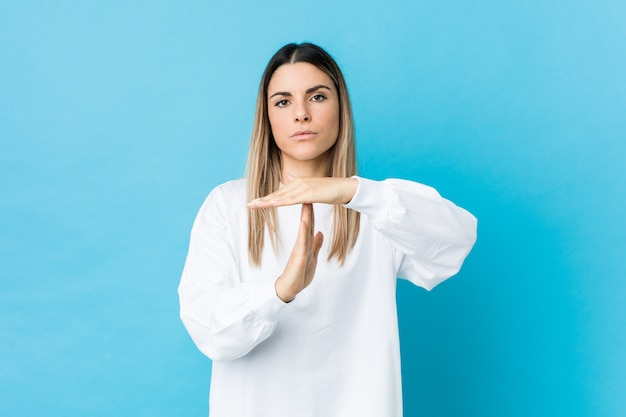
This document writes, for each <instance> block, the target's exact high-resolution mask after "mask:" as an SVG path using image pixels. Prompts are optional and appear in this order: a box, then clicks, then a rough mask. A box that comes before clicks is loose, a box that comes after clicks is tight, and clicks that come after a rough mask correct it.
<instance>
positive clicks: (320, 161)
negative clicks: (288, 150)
mask: <svg viewBox="0 0 626 417" xmlns="http://www.w3.org/2000/svg"><path fill="white" fill-rule="evenodd" d="M328 156H329V155H327V154H326V155H323V156H320V157H319V158H315V159H312V160H309V161H298V160H294V159H291V158H288V157H285V155H283V158H282V165H283V166H282V173H281V174H282V180H283V183H284V184H287V183H288V182H289V181H290V179H293V178H311V177H327V176H328Z"/></svg>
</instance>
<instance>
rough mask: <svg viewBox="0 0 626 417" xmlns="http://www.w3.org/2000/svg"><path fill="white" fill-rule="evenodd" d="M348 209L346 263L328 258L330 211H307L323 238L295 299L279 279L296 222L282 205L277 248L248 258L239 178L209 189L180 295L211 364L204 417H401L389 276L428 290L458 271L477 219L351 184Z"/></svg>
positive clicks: (430, 197) (449, 206)
mask: <svg viewBox="0 0 626 417" xmlns="http://www.w3.org/2000/svg"><path fill="white" fill-rule="evenodd" d="M357 179H358V180H359V187H358V190H357V192H356V194H355V195H354V197H353V198H352V201H351V202H350V203H348V204H346V205H345V207H348V208H350V209H353V210H356V211H358V212H360V213H361V215H362V216H361V228H360V233H359V237H358V240H357V242H356V245H355V246H354V249H353V250H352V252H350V254H349V255H348V256H347V258H346V261H345V263H344V265H343V266H341V265H340V264H339V263H338V262H337V260H336V259H334V258H333V259H332V260H330V261H329V260H328V259H327V258H328V251H329V244H330V242H331V240H332V239H331V237H332V217H333V208H332V205H327V204H314V212H315V229H316V232H317V231H318V230H321V231H322V233H323V234H324V237H325V239H324V244H323V246H322V249H321V251H320V255H319V260H318V265H317V270H316V273H315V277H314V279H313V281H312V283H311V284H310V285H309V286H308V287H307V288H306V289H304V290H303V291H302V292H301V293H300V294H298V295H297V297H296V298H295V299H294V300H293V301H292V302H290V303H284V302H282V301H281V300H280V299H279V298H278V297H277V296H276V293H275V289H274V283H275V281H276V279H277V278H278V276H279V275H280V274H281V273H282V272H283V268H284V267H285V265H286V264H287V259H288V258H289V254H290V252H291V249H292V248H293V245H294V242H295V239H296V235H297V231H298V227H299V224H300V210H301V208H300V206H299V205H298V206H290V207H280V208H278V209H277V210H278V222H279V230H280V232H279V236H280V242H281V245H280V247H279V248H278V250H277V251H276V252H274V251H273V250H272V245H271V243H270V241H269V236H267V235H268V233H266V237H265V238H266V243H265V250H264V252H263V259H262V265H261V267H260V268H257V267H254V266H253V265H250V264H249V262H248V237H247V210H248V209H247V206H246V181H245V180H237V181H230V182H227V183H225V184H222V185H220V186H218V187H217V188H215V189H214V190H213V191H212V192H211V193H210V194H209V196H208V197H207V199H206V201H205V202H204V204H203V205H202V207H201V209H200V212H199V213H198V216H197V218H196V220H195V223H194V225H193V228H192V231H191V241H190V245H189V253H188V255H187V260H186V263H185V268H184V270H183V275H182V279H181V282H180V287H179V296H180V313H181V318H182V321H183V323H184V324H185V327H186V328H187V330H188V332H189V334H190V335H191V337H192V339H193V341H194V342H195V344H196V345H197V346H198V348H199V349H200V350H201V351H202V352H203V353H204V354H205V355H207V356H208V357H209V358H211V359H212V360H213V370H212V375H211V390H210V399H209V415H210V416H211V417H253V416H254V417H262V416H268V417H343V416H345V417H370V416H371V417H400V416H402V390H401V375H400V345H399V336H398V321H397V311H396V277H402V278H405V279H407V280H409V281H411V282H412V283H414V284H415V285H418V286H420V287H423V288H425V289H427V290H430V289H432V288H433V287H434V286H435V285H437V284H438V283H440V282H442V281H443V280H445V279H446V278H448V277H450V276H452V275H454V274H455V273H457V272H458V270H459V269H460V267H461V265H462V263H463V261H464V259H465V257H466V256H467V254H468V253H469V251H470V249H471V248H472V246H473V244H474V242H475V240H476V225H477V221H476V218H474V217H473V216H472V215H471V214H470V213H468V212H467V211H465V210H463V209H462V208H459V207H457V206H455V205H454V204H453V203H451V202H450V201H448V200H446V199H444V198H442V197H441V196H440V195H439V194H438V193H437V191H435V190H434V189H433V188H430V187H428V186H425V185H422V184H419V183H415V182H411V181H406V180H397V179H388V180H385V181H372V180H368V179H365V178H358V177H357Z"/></svg>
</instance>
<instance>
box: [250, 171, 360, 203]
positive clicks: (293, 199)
mask: <svg viewBox="0 0 626 417" xmlns="http://www.w3.org/2000/svg"><path fill="white" fill-rule="evenodd" d="M358 186H359V181H358V180H357V179H356V178H336V177H313V178H294V179H292V180H291V181H289V183H287V184H286V185H284V186H283V187H282V188H281V189H280V190H278V191H275V192H273V193H271V194H268V195H266V196H265V197H262V198H257V199H256V200H252V201H251V202H249V203H248V208H250V209H258V208H266V207H280V206H293V205H295V204H305V203H307V204H312V203H324V204H346V203H349V202H350V200H352V197H354V194H355V193H356V190H357V188H358Z"/></svg>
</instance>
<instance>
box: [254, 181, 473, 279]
mask: <svg viewBox="0 0 626 417" xmlns="http://www.w3.org/2000/svg"><path fill="white" fill-rule="evenodd" d="M299 203H326V204H344V206H345V207H347V208H351V209H353V210H356V211H358V212H360V213H361V214H363V215H365V216H366V217H367V218H368V220H369V221H370V223H371V224H372V226H373V227H374V228H375V229H376V230H378V231H379V232H380V233H381V234H382V235H383V236H385V237H386V238H387V240H388V241H389V242H390V243H391V245H392V246H393V247H394V249H395V250H396V251H397V253H398V254H399V258H400V260H399V265H398V276H401V277H403V278H406V279H408V280H409V281H411V282H413V283H414V284H416V285H419V286H421V287H424V288H426V289H428V290H430V289H432V288H433V287H435V286H436V285H437V284H438V283H440V282H441V281H443V280H445V279H446V278H449V277H451V276H452V275H454V274H456V273H457V272H458V271H459V269H460V268H461V265H462V264H463V261H464V260H465V257H466V256H467V255H468V253H469V251H470V250H471V248H472V246H473V245H474V242H475V241H476V225H477V220H476V218H475V217H474V216H472V215H471V214H470V213H469V212H467V211H465V210H464V209H462V208H460V207H457V206H455V205H454V204H453V203H452V202H450V201H448V200H446V199H444V198H443V197H441V196H440V195H439V193H437V191H436V190H435V189H433V188H431V187H428V186H426V185H423V184H419V183H416V182H413V181H406V180H399V179H388V180H385V181H372V180H368V179H365V178H359V177H353V178H298V179H295V180H293V181H291V182H290V183H288V184H287V185H285V186H284V187H283V188H282V189H281V190H279V191H277V192H274V193H272V194H269V195H267V196H265V197H263V198H260V199H258V200H255V201H251V202H250V203H249V207H250V208H253V209H254V208H262V207H277V206H283V205H292V204H299Z"/></svg>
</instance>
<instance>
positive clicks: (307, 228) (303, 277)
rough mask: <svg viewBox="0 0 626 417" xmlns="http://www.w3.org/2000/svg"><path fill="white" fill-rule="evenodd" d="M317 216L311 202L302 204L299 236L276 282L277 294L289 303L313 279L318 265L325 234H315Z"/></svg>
mask: <svg viewBox="0 0 626 417" xmlns="http://www.w3.org/2000/svg"><path fill="white" fill-rule="evenodd" d="M314 227H315V218H314V214H313V206H312V205H311V204H303V205H302V214H301V216H300V228H299V229H298V237H297V239H296V243H295V245H294V247H293V250H292V251H291V255H290V256H289V260H288V261H287V266H285V270H284V271H283V273H282V275H281V276H280V277H278V279H277V280H276V283H275V285H274V286H275V289H276V295H277V296H278V297H279V298H280V299H281V300H283V301H284V302H286V303H288V302H290V301H291V300H293V299H294V298H295V297H296V295H298V293H299V292H300V291H302V290H303V289H305V288H306V287H307V286H308V285H309V284H310V283H311V281H312V280H313V276H314V275H315V268H316V267H317V255H318V254H319V252H320V248H321V247H322V242H323V241H324V236H323V235H322V232H317V234H316V235H315V236H313V231H314Z"/></svg>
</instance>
